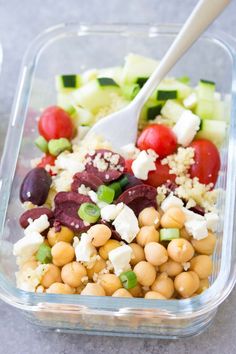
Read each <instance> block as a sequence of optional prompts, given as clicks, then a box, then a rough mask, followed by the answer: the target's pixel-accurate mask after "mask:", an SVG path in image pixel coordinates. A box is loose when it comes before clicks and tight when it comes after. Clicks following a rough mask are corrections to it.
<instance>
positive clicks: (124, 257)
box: [108, 245, 132, 276]
mask: <svg viewBox="0 0 236 354" xmlns="http://www.w3.org/2000/svg"><path fill="white" fill-rule="evenodd" d="M131 256H132V248H131V247H130V246H128V245H124V246H120V247H117V248H115V249H114V250H112V251H110V252H109V253H108V258H109V260H110V261H111V263H112V265H113V267H114V272H115V274H116V275H117V276H119V275H120V274H121V273H122V272H125V271H126V270H128V269H130V264H129V262H130V260H131Z"/></svg>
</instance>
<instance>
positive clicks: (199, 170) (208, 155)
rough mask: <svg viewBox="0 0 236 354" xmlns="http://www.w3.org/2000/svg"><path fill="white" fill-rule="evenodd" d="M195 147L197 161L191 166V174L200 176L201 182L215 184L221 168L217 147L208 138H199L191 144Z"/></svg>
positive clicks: (195, 159)
mask: <svg viewBox="0 0 236 354" xmlns="http://www.w3.org/2000/svg"><path fill="white" fill-rule="evenodd" d="M190 146H191V147H192V148H194V161H195V163H194V164H193V165H191V167H190V176H191V178H193V177H198V178H199V182H200V183H204V184H209V183H213V185H215V183H216V181H217V178H218V174H219V170H220V154H219V151H218V149H217V147H216V146H215V145H214V144H213V143H212V142H211V141H210V140H207V139H198V140H195V141H193V142H192V144H190Z"/></svg>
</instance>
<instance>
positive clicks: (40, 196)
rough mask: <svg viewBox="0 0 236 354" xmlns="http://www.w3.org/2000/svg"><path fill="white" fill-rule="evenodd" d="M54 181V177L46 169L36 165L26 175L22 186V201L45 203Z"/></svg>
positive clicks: (36, 203)
mask: <svg viewBox="0 0 236 354" xmlns="http://www.w3.org/2000/svg"><path fill="white" fill-rule="evenodd" d="M51 183H52V177H51V176H50V174H49V173H48V172H47V171H46V170H45V169H44V168H40V167H36V168H34V169H32V170H31V171H29V172H28V173H27V175H26V176H25V178H24V180H23V182H22V185H21V188H20V200H21V202H22V203H24V202H31V203H33V204H34V205H38V206H40V205H43V204H44V203H45V201H46V199H47V196H48V192H49V189H50V186H51Z"/></svg>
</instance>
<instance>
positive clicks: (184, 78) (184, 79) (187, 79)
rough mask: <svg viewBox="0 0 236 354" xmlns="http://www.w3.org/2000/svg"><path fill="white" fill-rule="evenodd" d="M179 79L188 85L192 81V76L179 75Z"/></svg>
mask: <svg viewBox="0 0 236 354" xmlns="http://www.w3.org/2000/svg"><path fill="white" fill-rule="evenodd" d="M177 80H178V81H180V82H182V83H183V84H186V85H188V84H189V83H190V78H189V77H188V76H181V77H178V78H177Z"/></svg>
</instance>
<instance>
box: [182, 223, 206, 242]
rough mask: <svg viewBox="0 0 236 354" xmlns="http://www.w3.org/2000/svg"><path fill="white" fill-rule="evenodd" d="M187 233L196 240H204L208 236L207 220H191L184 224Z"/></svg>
mask: <svg viewBox="0 0 236 354" xmlns="http://www.w3.org/2000/svg"><path fill="white" fill-rule="evenodd" d="M184 226H185V228H186V231H187V232H188V233H189V234H190V235H192V236H193V238H195V239H196V240H202V239H204V238H206V237H207V236H208V231H207V223H206V221H205V220H203V221H202V220H191V221H187V222H185V224H184Z"/></svg>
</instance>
